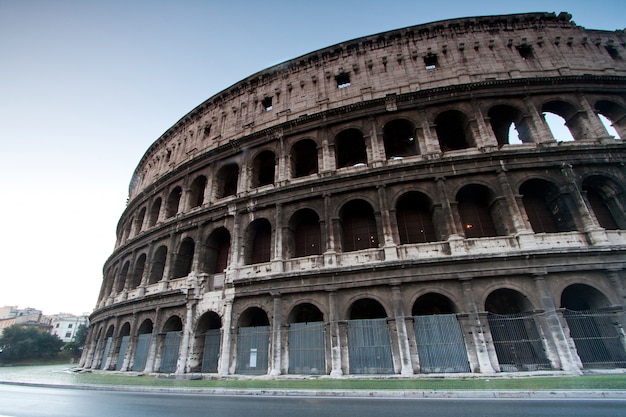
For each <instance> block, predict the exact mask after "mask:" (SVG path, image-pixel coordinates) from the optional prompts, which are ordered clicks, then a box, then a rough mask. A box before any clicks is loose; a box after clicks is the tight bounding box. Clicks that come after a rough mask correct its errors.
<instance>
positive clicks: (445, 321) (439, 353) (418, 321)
mask: <svg viewBox="0 0 626 417" xmlns="http://www.w3.org/2000/svg"><path fill="white" fill-rule="evenodd" d="M413 319H414V326H415V337H416V342H417V354H418V356H419V359H420V371H421V372H422V373H431V372H470V366H469V361H468V359H467V349H466V348H465V342H464V341H463V335H462V333H461V326H459V322H458V320H457V318H456V314H434V315H429V316H415V317H413Z"/></svg>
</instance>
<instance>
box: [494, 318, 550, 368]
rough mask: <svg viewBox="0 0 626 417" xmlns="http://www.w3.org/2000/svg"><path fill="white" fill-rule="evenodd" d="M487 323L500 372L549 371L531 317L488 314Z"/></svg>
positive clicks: (548, 365)
mask: <svg viewBox="0 0 626 417" xmlns="http://www.w3.org/2000/svg"><path fill="white" fill-rule="evenodd" d="M487 320H488V322H489V329H490V330H491V337H492V339H493V344H494V347H495V350H496V355H497V356H498V363H499V364H500V370H501V371H503V372H517V371H535V370H540V369H551V366H550V362H549V361H548V359H547V357H546V354H545V351H544V349H543V344H542V343H541V338H540V337H539V332H538V331H537V325H536V324H535V320H534V319H533V317H532V315H531V314H529V313H519V314H505V315H498V314H493V313H489V314H488V315H487Z"/></svg>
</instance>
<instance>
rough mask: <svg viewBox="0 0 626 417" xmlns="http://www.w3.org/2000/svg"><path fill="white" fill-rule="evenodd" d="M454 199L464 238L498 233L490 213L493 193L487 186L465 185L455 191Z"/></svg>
mask: <svg viewBox="0 0 626 417" xmlns="http://www.w3.org/2000/svg"><path fill="white" fill-rule="evenodd" d="M456 200H457V209H458V212H459V216H460V218H461V224H462V227H463V232H464V233H465V237H466V238H468V239H470V238H480V237H490V236H497V235H498V234H499V233H498V231H497V229H496V225H495V222H494V220H493V217H492V214H491V208H492V204H491V203H492V201H493V195H492V193H491V191H490V190H489V189H488V188H487V187H484V186H482V185H475V184H473V185H467V186H465V187H463V188H462V189H461V190H460V191H459V192H458V193H457V195H456Z"/></svg>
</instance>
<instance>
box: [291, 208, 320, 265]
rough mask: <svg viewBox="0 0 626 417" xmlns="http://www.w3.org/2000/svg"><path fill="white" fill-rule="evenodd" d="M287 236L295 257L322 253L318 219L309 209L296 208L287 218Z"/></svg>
mask: <svg viewBox="0 0 626 417" xmlns="http://www.w3.org/2000/svg"><path fill="white" fill-rule="evenodd" d="M289 237H290V242H293V243H292V248H293V249H292V251H293V252H292V253H293V256H294V257H296V258H299V257H302V256H311V255H319V254H321V253H322V237H321V231H320V219H319V216H318V215H317V213H316V212H315V211H313V210H311V209H302V210H298V211H297V212H296V213H294V215H293V216H291V219H290V220H289Z"/></svg>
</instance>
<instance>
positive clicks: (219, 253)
mask: <svg viewBox="0 0 626 417" xmlns="http://www.w3.org/2000/svg"><path fill="white" fill-rule="evenodd" d="M229 253H230V233H228V230H226V228H225V227H219V228H217V229H215V230H214V231H213V232H211V234H210V235H209V238H208V239H207V242H206V259H205V268H206V272H207V273H209V274H221V273H222V272H224V271H225V270H226V268H228V256H229Z"/></svg>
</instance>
